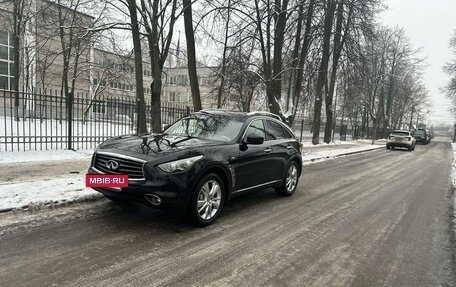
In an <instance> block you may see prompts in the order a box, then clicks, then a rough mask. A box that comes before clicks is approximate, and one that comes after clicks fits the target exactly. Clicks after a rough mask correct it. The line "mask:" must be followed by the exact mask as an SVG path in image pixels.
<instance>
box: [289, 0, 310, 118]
mask: <svg viewBox="0 0 456 287" xmlns="http://www.w3.org/2000/svg"><path fill="white" fill-rule="evenodd" d="M314 3H315V0H310V3H309V7H308V8H307V17H306V27H305V31H304V41H303V44H302V49H301V54H300V57H299V63H298V69H297V70H296V81H295V83H294V90H293V93H292V100H293V104H294V105H295V108H294V111H293V116H292V119H291V121H290V125H291V124H293V121H294V117H295V115H296V111H297V104H298V99H299V96H300V95H301V91H302V82H303V78H304V63H305V61H306V58H307V54H308V52H309V46H310V42H311V40H312V38H311V37H310V36H311V34H310V29H311V26H312V19H313V13H314Z"/></svg>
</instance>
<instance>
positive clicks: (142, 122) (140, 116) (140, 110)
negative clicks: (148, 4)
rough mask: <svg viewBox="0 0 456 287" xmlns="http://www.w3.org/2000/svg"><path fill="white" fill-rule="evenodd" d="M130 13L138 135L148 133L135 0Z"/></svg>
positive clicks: (131, 1)
mask: <svg viewBox="0 0 456 287" xmlns="http://www.w3.org/2000/svg"><path fill="white" fill-rule="evenodd" d="M127 4H128V10H129V12H130V23H131V35H132V38H133V51H134V57H135V81H136V105H137V109H136V110H137V119H136V132H137V133H138V134H144V133H147V126H146V103H145V100H144V87H143V64H142V52H141V38H140V33H139V24H138V14H137V10H136V9H137V7H136V1H135V0H127Z"/></svg>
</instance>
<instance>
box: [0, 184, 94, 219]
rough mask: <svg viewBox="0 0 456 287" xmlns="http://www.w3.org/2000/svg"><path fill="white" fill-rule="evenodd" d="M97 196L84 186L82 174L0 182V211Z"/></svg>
mask: <svg viewBox="0 0 456 287" xmlns="http://www.w3.org/2000/svg"><path fill="white" fill-rule="evenodd" d="M98 196H100V195H99V194H98V192H96V191H94V190H92V189H90V188H86V187H85V180H84V177H83V176H73V177H66V178H59V179H51V180H40V181H33V182H20V183H9V184H8V183H7V184H0V212H1V211H8V210H13V209H19V208H27V207H29V208H38V207H40V206H45V205H49V204H63V203H66V202H75V201H83V200H88V199H92V198H95V197H98Z"/></svg>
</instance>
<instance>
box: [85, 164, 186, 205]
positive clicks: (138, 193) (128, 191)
mask: <svg viewBox="0 0 456 287" xmlns="http://www.w3.org/2000/svg"><path fill="white" fill-rule="evenodd" d="M88 174H102V173H100V172H99V171H98V170H96V169H94V168H93V167H90V168H89V170H88ZM191 178H192V177H190V176H189V174H188V172H181V173H178V174H166V175H164V176H162V177H158V178H156V179H155V180H148V179H144V180H140V181H139V180H134V181H131V180H130V181H129V184H128V187H124V188H122V189H120V190H115V189H111V188H101V187H93V188H92V189H94V190H96V191H98V192H100V193H102V194H104V195H107V196H108V197H113V198H117V199H121V200H124V201H132V202H137V203H142V204H145V205H147V206H152V207H156V208H163V209H177V210H184V209H185V208H186V206H187V204H188V202H189V200H190V196H191V187H192V186H193V183H192V181H191ZM148 195H155V196H158V197H159V198H160V199H161V203H160V204H159V205H154V204H152V203H151V202H150V200H148V199H147V197H146V196H148Z"/></svg>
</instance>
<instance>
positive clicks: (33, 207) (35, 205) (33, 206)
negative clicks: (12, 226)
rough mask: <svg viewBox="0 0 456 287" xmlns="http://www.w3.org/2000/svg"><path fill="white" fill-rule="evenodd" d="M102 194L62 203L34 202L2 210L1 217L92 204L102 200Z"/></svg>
mask: <svg viewBox="0 0 456 287" xmlns="http://www.w3.org/2000/svg"><path fill="white" fill-rule="evenodd" d="M102 198H103V195H102V194H90V195H85V196H81V197H78V198H76V199H74V200H61V201H41V202H32V203H29V204H27V205H23V206H20V207H8V208H3V209H0V215H1V214H4V213H7V212H24V211H38V210H43V209H46V208H55V207H63V206H67V205H70V204H74V203H80V202H90V201H96V200H99V199H102Z"/></svg>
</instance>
